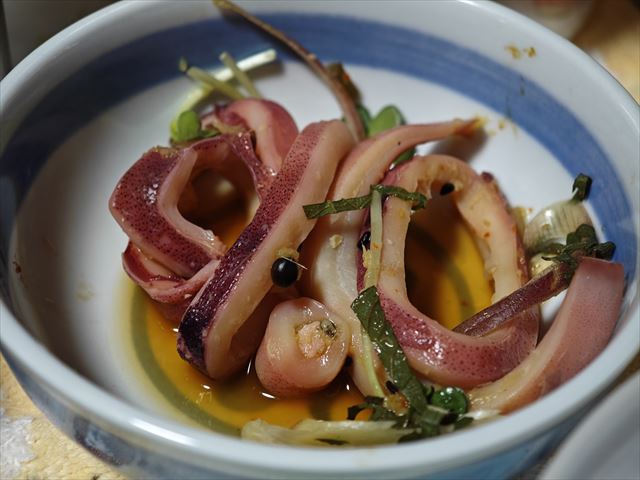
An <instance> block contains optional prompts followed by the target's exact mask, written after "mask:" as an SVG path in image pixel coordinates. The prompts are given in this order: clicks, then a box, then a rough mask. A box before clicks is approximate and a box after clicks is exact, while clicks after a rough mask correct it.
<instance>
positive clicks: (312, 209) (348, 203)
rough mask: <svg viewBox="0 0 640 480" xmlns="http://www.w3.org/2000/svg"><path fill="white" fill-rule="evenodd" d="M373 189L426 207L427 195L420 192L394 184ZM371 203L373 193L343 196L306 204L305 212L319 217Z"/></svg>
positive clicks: (414, 204)
mask: <svg viewBox="0 0 640 480" xmlns="http://www.w3.org/2000/svg"><path fill="white" fill-rule="evenodd" d="M371 190H376V191H378V192H380V194H381V195H382V196H383V197H388V196H394V197H398V198H400V199H402V200H407V201H410V202H412V204H413V206H414V208H415V209H420V208H424V206H425V204H426V203H427V197H425V196H424V195H423V194H421V193H419V192H408V191H407V190H405V189H404V188H401V187H396V186H393V185H372V186H371ZM369 205H371V194H370V193H369V194H368V195H363V196H361V197H352V198H343V199H341V200H327V201H326V202H321V203H312V204H309V205H304V206H303V207H302V208H303V209H304V213H305V215H306V216H307V218H309V219H311V218H319V217H323V216H325V215H331V214H333V213H340V212H348V211H351V210H361V209H363V208H367V207H369Z"/></svg>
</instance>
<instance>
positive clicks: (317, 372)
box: [255, 298, 351, 397]
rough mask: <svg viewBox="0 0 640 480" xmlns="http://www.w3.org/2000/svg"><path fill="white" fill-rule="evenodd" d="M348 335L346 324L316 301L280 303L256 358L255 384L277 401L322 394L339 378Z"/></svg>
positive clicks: (273, 314) (346, 349)
mask: <svg viewBox="0 0 640 480" xmlns="http://www.w3.org/2000/svg"><path fill="white" fill-rule="evenodd" d="M350 335H351V333H350V330H349V326H348V325H347V323H346V322H345V321H344V320H343V319H342V318H341V317H339V316H337V315H335V314H334V313H333V312H332V311H331V310H330V309H328V308H327V307H326V306H325V305H323V304H321V303H320V302H317V301H315V300H313V299H310V298H297V299H294V300H289V301H287V302H283V303H281V304H279V305H278V306H276V308H275V309H274V310H273V311H272V312H271V316H270V317H269V323H268V325H267V330H266V332H265V334H264V338H263V339H262V342H261V343H260V348H259V349H258V353H257V354H256V361H255V367H256V373H257V375H258V379H259V380H260V383H261V384H262V386H263V387H264V388H266V389H267V390H268V391H269V392H271V393H272V394H273V395H276V396H278V397H295V396H301V395H306V394H308V393H312V392H315V391H318V390H321V389H322V388H324V387H326V386H327V385H328V384H329V383H331V381H333V379H334V378H335V377H336V376H337V375H338V373H340V370H341V369H342V367H343V364H344V361H345V359H346V357H347V353H348V349H349V343H350Z"/></svg>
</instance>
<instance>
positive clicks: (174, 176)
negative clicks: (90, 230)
mask: <svg viewBox="0 0 640 480" xmlns="http://www.w3.org/2000/svg"><path fill="white" fill-rule="evenodd" d="M202 122H203V126H209V125H212V124H214V123H215V125H216V126H217V127H221V129H223V130H229V129H230V128H231V127H233V129H235V130H234V132H233V133H227V134H222V135H220V136H217V137H214V138H211V139H206V140H202V141H199V142H196V143H193V144H192V145H190V146H188V147H187V148H182V149H181V148H153V149H151V150H149V151H148V152H146V153H145V154H144V155H143V156H142V157H141V158H140V159H139V160H138V161H137V162H136V163H135V164H134V165H133V166H132V167H131V168H130V169H129V170H128V171H127V172H126V173H125V174H124V176H123V177H122V179H121V180H120V181H119V182H118V184H117V186H116V188H115V190H114V192H113V194H112V195H111V198H110V201H109V207H110V210H111V213H112V215H113V217H114V218H115V219H116V221H117V222H118V223H119V224H120V226H121V227H122V229H123V230H124V232H125V233H126V234H127V235H128V237H129V244H128V246H127V248H126V250H125V252H124V253H123V257H122V260H123V266H124V270H125V272H127V274H128V275H129V276H130V277H131V279H132V280H133V281H134V282H136V283H137V284H138V285H140V286H141V287H142V288H143V289H144V290H145V291H146V292H147V294H148V295H149V296H150V297H151V298H152V299H153V300H154V301H156V302H157V304H158V305H159V306H160V307H161V309H162V310H163V311H164V312H165V313H168V312H170V313H171V314H170V315H169V316H170V317H172V318H173V319H177V320H179V318H180V317H181V315H182V313H183V312H184V310H185V309H186V307H187V305H188V304H189V303H190V301H191V300H192V298H193V296H194V295H195V294H196V293H197V292H198V290H200V288H201V287H202V285H204V283H205V282H206V280H207V279H208V278H210V277H211V275H212V274H213V272H214V271H215V270H216V268H217V266H218V264H219V262H220V259H221V258H222V256H223V255H224V253H225V252H226V250H227V246H226V245H225V244H224V243H223V242H222V241H221V240H220V239H219V238H218V237H217V236H216V235H215V234H214V233H213V232H211V231H210V230H207V229H204V228H201V227H200V226H198V225H195V224H194V223H191V222H190V221H188V220H187V219H185V218H184V217H183V215H182V213H181V212H180V210H179V208H178V207H179V203H180V201H181V198H182V195H183V194H184V192H185V189H187V191H188V187H189V182H190V180H191V179H193V178H195V177H196V176H197V175H198V174H200V173H201V172H202V171H204V170H212V171H214V172H215V173H216V174H218V175H220V176H222V177H224V178H226V179H228V180H229V181H230V182H231V183H233V184H234V185H235V186H236V188H237V190H238V191H240V192H242V193H243V194H245V195H251V192H253V191H255V192H256V194H257V196H258V199H261V198H262V197H264V195H265V193H266V191H267V190H268V188H269V187H270V186H271V183H272V182H273V179H274V178H275V175H276V174H277V172H278V171H279V169H280V167H281V165H282V162H283V159H284V157H285V155H286V153H287V152H288V150H289V148H290V147H291V144H292V143H293V140H294V139H295V137H296V135H297V132H298V130H297V127H296V125H295V122H294V121H293V119H292V118H291V116H290V115H289V113H288V112H287V111H286V110H285V109H284V108H282V107H281V106H279V105H278V104H276V103H274V102H271V101H267V100H255V99H245V100H238V101H236V102H234V103H232V104H230V105H229V106H228V107H224V108H218V109H216V110H215V111H214V113H212V114H209V115H207V116H205V118H204V119H203V121H202ZM252 132H253V134H254V135H255V137H256V141H255V144H256V148H255V149H254V142H253V140H252ZM242 165H244V167H243V166H242Z"/></svg>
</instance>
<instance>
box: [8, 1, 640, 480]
mask: <svg viewBox="0 0 640 480" xmlns="http://www.w3.org/2000/svg"><path fill="white" fill-rule="evenodd" d="M636 5H637V3H636V4H635V5H634V2H633V1H632V0H598V1H596V2H595V4H594V7H593V9H592V11H591V13H590V16H589V18H588V19H587V21H586V23H585V25H584V27H583V28H582V29H581V30H580V31H579V32H578V34H577V35H576V36H575V37H574V39H573V41H574V42H575V43H576V44H577V45H578V46H579V47H581V48H583V49H584V50H585V51H587V52H588V53H589V54H591V55H592V56H593V57H594V58H596V59H597V60H598V61H599V62H600V63H602V64H603V65H604V66H605V67H606V68H607V69H608V70H609V71H610V72H611V73H612V74H613V75H614V76H615V77H616V78H617V79H618V81H619V82H620V83H621V84H622V85H623V86H624V87H625V88H626V89H627V90H628V91H629V92H630V93H631V95H632V96H633V97H634V98H635V100H636V101H640V9H639V7H638V6H636ZM639 369H640V357H639V356H636V358H635V360H634V361H633V362H632V364H631V365H630V366H629V367H628V368H627V370H626V371H625V374H624V375H623V376H622V377H621V380H622V379H623V378H626V377H627V376H629V375H630V374H631V373H633V372H636V371H638V370H639ZM0 374H1V377H0V387H1V389H0V413H1V419H2V420H1V421H2V424H1V425H2V435H1V436H0V441H1V447H2V450H1V451H0V454H1V455H0V466H1V469H0V479H2V480H5V479H7V480H9V479H32V480H33V479H70V480H76V479H78V480H80V479H86V480H97V479H100V480H110V479H114V480H115V479H122V478H123V477H122V476H121V475H119V474H118V473H116V472H114V471H112V470H111V469H109V468H108V467H107V466H106V465H104V464H103V463H102V462H100V461H99V460H97V459H96V458H95V457H93V456H91V455H90V454H89V453H87V452H86V451H85V450H83V449H82V448H80V447H78V446H77V445H76V444H75V443H73V442H72V441H71V440H69V439H68V438H67V437H66V436H64V435H63V434H62V433H60V432H59V431H58V430H57V429H56V428H55V427H54V426H52V424H51V423H50V422H49V421H48V420H47V419H46V418H45V417H44V415H43V414H42V413H41V412H40V411H39V410H38V409H37V408H36V407H35V406H34V405H33V404H32V403H31V401H30V400H29V398H28V397H27V396H26V395H25V393H24V392H23V391H22V388H21V387H20V386H19V385H18V383H17V382H16V380H15V379H14V377H13V375H12V373H11V371H10V370H9V368H8V367H7V364H6V363H5V361H4V359H3V358H0ZM9 440H10V441H9ZM539 469H540V465H538V466H536V468H534V469H533V470H532V471H531V472H528V473H527V474H524V475H523V477H526V478H535V476H536V473H537V471H538V470H539Z"/></svg>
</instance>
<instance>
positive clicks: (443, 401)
mask: <svg viewBox="0 0 640 480" xmlns="http://www.w3.org/2000/svg"><path fill="white" fill-rule="evenodd" d="M431 405H435V406H436V407H440V408H444V409H445V410H449V411H450V412H455V413H458V414H460V415H463V414H465V413H467V411H468V410H469V401H468V400H467V396H466V395H465V393H464V390H462V389H461V388H458V387H445V388H442V389H440V390H436V391H435V392H433V394H432V395H431Z"/></svg>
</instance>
